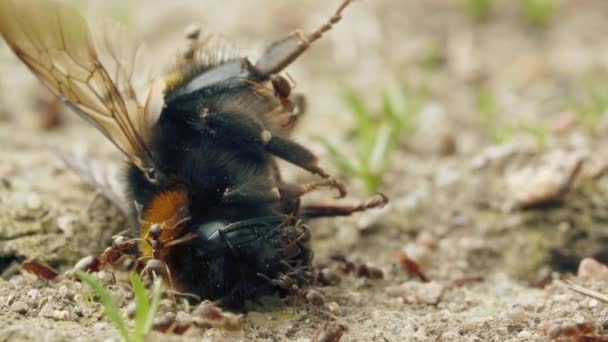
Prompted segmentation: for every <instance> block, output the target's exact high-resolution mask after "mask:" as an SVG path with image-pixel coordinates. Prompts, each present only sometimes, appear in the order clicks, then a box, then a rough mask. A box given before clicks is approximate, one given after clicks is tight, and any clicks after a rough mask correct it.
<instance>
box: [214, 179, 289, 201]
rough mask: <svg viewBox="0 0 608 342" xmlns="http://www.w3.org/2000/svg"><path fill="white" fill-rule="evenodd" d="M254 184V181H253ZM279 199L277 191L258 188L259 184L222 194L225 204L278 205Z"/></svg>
mask: <svg viewBox="0 0 608 342" xmlns="http://www.w3.org/2000/svg"><path fill="white" fill-rule="evenodd" d="M254 182H255V181H254ZM280 199H281V193H280V192H279V189H278V188H276V187H271V186H260V185H259V184H258V185H256V184H254V185H253V186H251V184H248V185H244V186H241V187H238V188H235V189H229V190H227V191H226V192H224V195H223V196H222V201H223V202H224V203H225V204H257V203H260V204H261V203H278V202H279V201H280Z"/></svg>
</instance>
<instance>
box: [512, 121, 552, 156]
mask: <svg viewBox="0 0 608 342" xmlns="http://www.w3.org/2000/svg"><path fill="white" fill-rule="evenodd" d="M519 128H520V130H522V131H523V132H525V133H527V134H529V135H530V136H532V138H533V139H534V141H535V143H536V148H537V149H538V150H540V151H544V150H545V149H546V147H547V137H548V136H549V133H550V132H549V128H547V126H545V125H541V124H537V123H532V122H524V123H521V124H520V125H519Z"/></svg>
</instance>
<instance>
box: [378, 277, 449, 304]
mask: <svg viewBox="0 0 608 342" xmlns="http://www.w3.org/2000/svg"><path fill="white" fill-rule="evenodd" d="M443 290H444V286H443V285H441V284H439V283H437V282H434V281H432V282H429V283H420V282H417V281H407V282H405V283H403V284H401V285H399V286H389V287H387V288H386V292H387V293H388V294H389V295H391V296H395V297H401V298H403V300H404V301H405V302H406V303H409V304H437V303H439V300H441V297H442V296H443Z"/></svg>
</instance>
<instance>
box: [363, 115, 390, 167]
mask: <svg viewBox="0 0 608 342" xmlns="http://www.w3.org/2000/svg"><path fill="white" fill-rule="evenodd" d="M394 130H395V128H394V125H391V124H390V123H387V122H383V123H382V125H380V128H378V132H377V134H376V140H375V144H374V148H373V149H372V153H371V154H370V157H369V169H370V170H371V171H372V172H373V173H379V172H382V171H383V168H384V167H385V166H386V164H387V162H386V161H387V159H388V157H389V154H390V151H389V150H390V148H391V140H392V139H393V131H394Z"/></svg>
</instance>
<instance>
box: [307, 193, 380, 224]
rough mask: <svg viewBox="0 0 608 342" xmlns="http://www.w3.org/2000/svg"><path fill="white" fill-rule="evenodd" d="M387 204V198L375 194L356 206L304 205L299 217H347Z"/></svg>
mask: <svg viewBox="0 0 608 342" xmlns="http://www.w3.org/2000/svg"><path fill="white" fill-rule="evenodd" d="M387 203H388V197H386V196H385V195H384V194H377V195H375V196H373V197H371V198H369V199H368V200H366V201H365V202H363V203H360V204H358V205H331V204H328V205H323V204H320V205H305V206H302V207H301V208H300V215H301V217H304V218H309V219H311V218H319V217H334V216H349V215H351V214H353V213H356V212H360V211H365V210H368V209H372V208H381V207H383V206H385V205H386V204H387Z"/></svg>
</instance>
